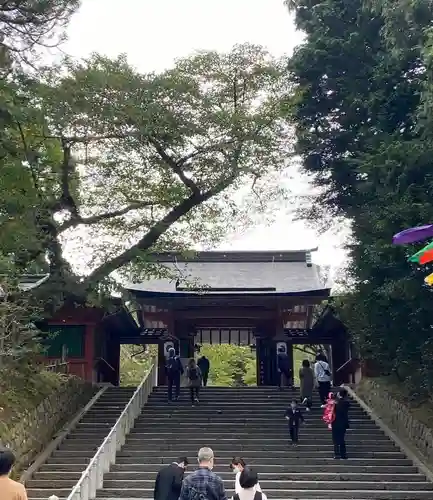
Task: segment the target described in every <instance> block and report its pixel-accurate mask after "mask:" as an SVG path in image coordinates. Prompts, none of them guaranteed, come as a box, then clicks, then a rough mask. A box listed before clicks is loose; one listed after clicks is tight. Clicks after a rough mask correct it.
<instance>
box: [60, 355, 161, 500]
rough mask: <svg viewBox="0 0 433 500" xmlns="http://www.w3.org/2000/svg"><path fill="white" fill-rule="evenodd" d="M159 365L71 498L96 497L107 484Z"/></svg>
mask: <svg viewBox="0 0 433 500" xmlns="http://www.w3.org/2000/svg"><path fill="white" fill-rule="evenodd" d="M157 366H158V365H157V363H156V361H155V362H154V363H153V365H152V366H151V368H150V370H149V371H148V372H147V374H146V376H145V377H144V378H143V380H142V382H141V384H140V385H139V386H138V387H137V390H136V391H135V392H134V394H133V396H132V397H131V399H130V400H129V402H128V404H127V405H126V407H125V409H124V410H123V411H122V413H121V415H120V417H119V418H118V419H117V421H116V423H115V424H114V426H113V427H112V428H111V430H110V432H109V433H108V435H107V437H106V438H105V439H104V441H103V443H102V445H101V446H100V447H99V448H98V450H97V452H96V453H95V455H94V457H93V458H92V459H91V460H90V463H89V465H88V466H87V468H86V470H85V471H84V472H83V474H82V475H81V477H80V479H79V481H78V483H77V484H76V485H75V486H74V488H73V489H72V491H71V493H70V495H69V496H68V498H67V500H93V499H94V498H95V497H96V490H98V489H100V488H102V486H103V481H104V474H105V473H107V472H109V470H110V467H111V465H113V464H114V463H115V460H116V454H117V452H118V451H119V450H120V449H121V448H122V446H123V445H124V444H125V440H126V436H127V435H128V433H129V431H130V430H131V429H132V427H133V426H134V422H135V419H136V418H137V417H138V415H140V412H141V408H142V407H143V405H144V403H145V402H146V401H147V398H148V397H149V395H150V393H151V392H152V389H153V387H154V386H156V385H157V370H158V369H157Z"/></svg>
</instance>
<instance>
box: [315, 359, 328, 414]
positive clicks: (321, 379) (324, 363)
mask: <svg viewBox="0 0 433 500" xmlns="http://www.w3.org/2000/svg"><path fill="white" fill-rule="evenodd" d="M314 375H315V377H316V380H317V386H318V389H319V397H320V402H321V404H322V408H325V406H326V398H327V397H328V394H329V392H330V391H331V380H332V374H331V368H330V367H329V364H328V360H327V359H326V356H325V355H324V354H322V353H318V354H317V356H316V363H315V364H314Z"/></svg>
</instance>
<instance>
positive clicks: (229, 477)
mask: <svg viewBox="0 0 433 500" xmlns="http://www.w3.org/2000/svg"><path fill="white" fill-rule="evenodd" d="M258 472H259V476H260V484H262V485H263V487H264V485H266V484H267V483H271V482H272V481H277V482H278V481H280V482H284V481H365V482H376V481H377V482H389V481H396V482H426V478H425V476H423V475H422V474H398V473H393V474H390V473H386V474H378V473H358V474H357V473H353V472H343V471H340V472H303V473H296V472H292V471H286V472H280V473H275V472H274V473H267V472H266V473H265V472H262V471H261V470H259V471H258ZM191 473H192V472H187V473H186V475H188V474H191ZM218 475H219V476H220V477H221V478H222V479H223V480H224V481H227V482H229V483H230V482H231V481H234V475H233V473H232V472H231V471H228V472H218ZM155 478H156V473H155V472H147V473H143V472H109V473H108V474H106V475H105V479H106V482H104V484H107V486H108V481H117V482H119V481H124V482H125V484H127V483H128V481H137V480H138V481H150V482H153V483H154V482H155ZM37 479H39V477H38V478H37ZM40 479H43V478H40ZM110 487H111V486H110ZM226 487H228V486H227V485H226ZM268 487H269V484H268Z"/></svg>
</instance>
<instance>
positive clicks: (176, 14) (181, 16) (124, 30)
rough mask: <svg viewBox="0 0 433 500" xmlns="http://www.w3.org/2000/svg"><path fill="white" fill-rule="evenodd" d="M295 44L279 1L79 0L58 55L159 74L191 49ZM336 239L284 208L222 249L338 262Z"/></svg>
mask: <svg viewBox="0 0 433 500" xmlns="http://www.w3.org/2000/svg"><path fill="white" fill-rule="evenodd" d="M301 41H302V35H301V33H298V32H296V30H295V28H294V25H293V20H292V19H291V17H290V15H289V14H288V12H287V9H286V8H285V7H284V3H283V0H181V1H180V0H82V7H81V10H80V11H79V12H78V14H77V15H76V16H75V17H74V18H73V20H72V23H71V26H70V28H69V41H68V42H67V44H66V45H65V46H64V47H63V49H64V51H65V52H66V53H68V54H70V55H73V56H76V57H85V56H86V55H88V54H89V53H90V52H100V53H103V54H105V55H108V56H116V55H118V54H119V53H122V52H123V53H126V54H127V56H128V59H129V61H130V63H131V64H133V65H134V66H135V67H136V68H137V69H139V70H141V71H152V70H156V71H159V70H163V69H165V68H167V67H170V66H171V65H172V63H173V61H174V59H176V58H178V57H182V56H187V55H189V54H191V53H192V52H193V51H194V50H197V49H210V50H211V49H215V50H218V51H228V50H230V49H231V47H232V46H233V45H234V44H236V43H244V42H251V43H257V44H260V45H263V46H265V47H267V48H268V49H269V51H271V52H272V53H273V54H274V55H275V56H282V55H284V54H290V53H291V51H292V50H293V48H294V47H295V46H296V45H297V44H299V43H300V42H301ZM339 240H340V238H338V237H335V236H329V235H325V236H321V237H317V235H316V234H315V233H314V232H313V231H311V230H308V229H307V228H305V225H304V224H303V223H301V222H297V223H293V222H292V221H291V220H290V218H289V217H288V215H287V208H286V207H284V208H282V210H281V213H277V214H276V217H275V222H274V223H273V224H272V225H270V226H261V227H255V228H252V229H251V230H249V231H248V232H247V233H246V234H240V235H237V236H236V237H234V238H233V237H232V238H230V240H229V241H226V242H225V243H224V244H223V245H222V248H224V249H245V250H253V249H260V250H265V249H269V250H274V249H278V250H290V249H301V248H305V249H307V248H315V247H317V246H318V247H319V252H317V253H316V255H315V256H314V260H315V261H316V262H318V263H321V264H338V263H339V262H341V261H342V260H343V258H344V253H343V252H342V251H341V250H339V248H338V246H339V243H340V242H339Z"/></svg>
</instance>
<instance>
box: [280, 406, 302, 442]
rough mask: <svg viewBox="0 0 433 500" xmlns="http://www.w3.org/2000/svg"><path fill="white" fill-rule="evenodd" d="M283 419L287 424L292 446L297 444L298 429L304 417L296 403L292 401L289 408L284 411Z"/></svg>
mask: <svg viewBox="0 0 433 500" xmlns="http://www.w3.org/2000/svg"><path fill="white" fill-rule="evenodd" d="M285 418H286V420H287V421H288V423H289V434H290V439H291V440H292V444H293V445H297V444H298V442H299V427H300V426H301V424H302V423H303V422H304V416H303V415H302V412H301V410H300V408H299V407H298V403H297V401H292V403H291V405H290V408H288V409H287V410H286V414H285Z"/></svg>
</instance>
